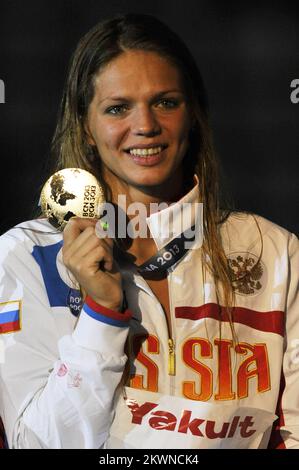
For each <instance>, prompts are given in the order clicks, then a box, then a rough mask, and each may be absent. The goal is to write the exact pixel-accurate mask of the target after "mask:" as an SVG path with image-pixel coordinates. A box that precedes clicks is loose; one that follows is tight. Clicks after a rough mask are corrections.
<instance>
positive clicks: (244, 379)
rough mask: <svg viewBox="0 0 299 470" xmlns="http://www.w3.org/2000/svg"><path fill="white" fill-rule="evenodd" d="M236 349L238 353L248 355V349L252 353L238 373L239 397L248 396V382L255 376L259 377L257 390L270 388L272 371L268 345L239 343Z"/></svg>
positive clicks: (263, 390)
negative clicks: (270, 370)
mask: <svg viewBox="0 0 299 470" xmlns="http://www.w3.org/2000/svg"><path fill="white" fill-rule="evenodd" d="M235 349H236V352H237V353H238V354H243V355H246V354H248V351H250V352H251V353H252V354H251V355H250V356H249V357H248V358H246V359H245V360H244V361H243V362H242V364H241V365H240V367H239V370H238V373H237V381H238V398H245V397H248V382H249V379H251V378H253V377H257V390H258V391H259V392H265V391H267V390H270V373H269V362H268V355H267V348H266V345H265V344H254V345H250V344H247V343H239V344H237V345H236V348H235ZM252 366H255V367H252Z"/></svg>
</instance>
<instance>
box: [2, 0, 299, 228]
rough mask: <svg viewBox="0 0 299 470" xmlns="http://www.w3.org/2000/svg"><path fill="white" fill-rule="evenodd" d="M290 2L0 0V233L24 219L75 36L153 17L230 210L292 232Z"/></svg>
mask: <svg viewBox="0 0 299 470" xmlns="http://www.w3.org/2000/svg"><path fill="white" fill-rule="evenodd" d="M296 3H298V2H296V1H292V2H285V1H281V2H265V1H261V2H259V4H257V5H255V4H254V3H253V2H249V1H248V2H247V1H239V2H225V1H223V2H216V1H201V0H197V1H196V0H189V1H188V0H184V1H177V2H175V1H170V0H166V1H155V0H152V1H150V2H149V1H141V0H139V1H137V0H136V1H134V0H127V1H121V0H118V1H116V0H107V1H102V0H97V1H96V0H80V1H77V0H63V1H58V0H51V1H49V0H40V1H34V0H26V1H22V0H19V1H18V0H1V3H0V79H2V80H3V81H4V82H5V92H6V95H5V101H6V103H5V104H0V151H1V188H2V189H1V212H0V213H1V224H0V231H1V232H3V231H4V230H6V229H8V228H9V227H11V226H12V225H14V224H16V223H19V222H21V221H23V220H24V219H28V218H30V217H32V215H33V213H34V209H35V207H36V205H37V201H38V198H39V192H40V189H41V186H42V184H43V182H44V180H45V177H46V175H47V173H46V168H47V161H48V159H49V156H48V152H49V144H50V140H51V137H52V134H53V132H54V128H55V121H56V116H57V110H58V105H59V101H60V97H61V92H62V87H63V83H64V79H65V74H66V68H67V63H68V60H69V57H70V54H71V52H72V51H73V49H74V48H75V46H76V44H77V42H78V40H79V38H80V37H81V36H82V35H83V34H84V33H85V32H87V30H88V29H90V28H91V27H92V26H93V25H94V24H95V23H97V22H98V21H100V20H102V19H104V18H107V17H110V16H112V15H114V14H116V13H125V12H142V13H150V14H154V15H156V16H158V17H159V18H160V19H162V20H163V21H165V22H166V23H167V24H168V25H169V26H170V27H171V28H173V29H174V30H176V31H177V32H178V33H179V34H180V35H181V36H182V38H183V39H184V40H185V42H186V43H187V45H188V46H189V48H190V49H191V51H192V52H193V54H194V56H195V58H196V60H197V62H198V64H199V67H200V69H201V71H202V74H203V78H204V81H205V84H206V88H207V91H208V95H209V100H210V111H211V121H212V126H213V130H214V137H215V142H216V148H217V151H218V154H219V155H220V157H221V160H222V165H223V168H224V171H225V175H226V178H227V181H228V184H229V186H230V188H231V193H232V196H233V198H234V201H235V206H236V208H239V209H246V210H250V211H254V212H256V213H258V214H260V215H263V216H264V217H267V218H269V219H271V220H272V221H274V222H276V223H278V224H279V225H282V226H284V227H285V228H287V229H288V230H291V231H294V232H297V233H298V232H299V220H298V208H299V207H298V201H299V197H298V173H297V168H298V164H297V161H298V156H299V143H298V127H299V126H298V124H299V103H298V104H293V103H292V102H291V100H290V94H291V92H292V89H291V88H290V83H291V81H292V80H293V79H295V78H299V14H298V7H296Z"/></svg>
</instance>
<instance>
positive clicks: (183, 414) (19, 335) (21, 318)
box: [0, 187, 299, 449]
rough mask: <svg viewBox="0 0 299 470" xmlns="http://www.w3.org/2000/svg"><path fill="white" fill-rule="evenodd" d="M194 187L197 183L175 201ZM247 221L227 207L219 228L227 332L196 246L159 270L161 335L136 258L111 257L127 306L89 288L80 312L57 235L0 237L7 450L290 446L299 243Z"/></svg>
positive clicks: (298, 375)
mask: <svg viewBox="0 0 299 470" xmlns="http://www.w3.org/2000/svg"><path fill="white" fill-rule="evenodd" d="M197 197H198V188H197V187H195V188H194V189H193V190H192V191H190V193H188V195H187V196H185V198H184V200H185V199H186V200H188V201H189V202H190V201H195V200H196V198H197ZM174 206H175V205H174ZM172 207H173V206H172ZM154 219H155V217H154V215H153V216H150V218H149V219H148V225H149V227H150V229H151V231H152V234H155V236H154V239H155V241H156V244H157V247H158V248H160V247H161V240H159V239H158V237H157V235H156V232H155V230H154V223H155V220H154ZM256 221H257V222H258V225H259V227H260V230H261V232H262V239H263V246H262V245H261V238H260V234H259V232H258V229H257V224H256ZM256 221H255V218H254V217H253V216H252V215H248V214H232V215H231V216H230V217H229V218H228V219H227V221H226V222H224V223H223V225H222V227H221V233H222V239H223V245H224V248H225V252H226V254H227V257H228V259H229V260H230V261H229V262H230V266H231V269H232V271H233V272H234V274H235V279H236V283H235V285H236V305H235V307H234V311H233V318H234V329H235V338H234V339H233V338H232V333H231V327H230V324H229V322H228V317H227V315H226V314H225V312H224V311H222V316H223V318H224V321H222V322H221V323H220V322H219V308H218V305H217V301H216V294H215V286H214V282H213V279H212V278H211V276H210V274H209V273H208V272H207V271H206V270H204V269H203V266H202V261H201V249H200V248H197V249H191V250H189V251H188V253H187V254H186V255H185V256H184V257H183V258H182V259H181V260H180V261H179V262H178V263H177V264H176V265H174V266H173V268H172V269H171V272H170V273H169V275H168V286H169V297H170V309H171V321H172V338H169V333H168V331H169V330H168V327H167V322H166V319H165V315H164V312H163V309H162V307H161V305H160V303H159V302H158V300H157V298H156V297H155V296H154V294H153V293H152V291H151V289H150V288H149V286H148V284H147V283H146V281H145V280H144V279H143V278H142V277H141V276H140V275H139V274H138V273H137V271H136V270H134V269H133V268H132V266H130V267H128V266H126V265H125V264H122V263H121V262H120V263H119V264H120V267H121V271H122V275H123V282H124V289H125V291H126V295H127V300H128V304H129V308H128V310H127V311H126V312H125V313H123V314H122V313H116V312H113V311H111V310H109V309H105V308H102V307H101V306H98V305H97V304H95V303H94V302H93V301H92V300H91V299H88V298H87V299H86V301H85V303H84V305H83V308H82V310H81V308H80V294H79V291H78V290H77V286H76V284H75V283H74V280H72V276H71V275H70V273H69V272H67V270H66V268H65V267H64V265H63V264H62V261H61V259H62V258H61V247H62V234H61V233H57V232H55V230H54V229H53V228H52V227H51V225H50V224H49V223H48V222H47V221H46V220H45V219H39V220H34V221H30V222H26V223H23V224H20V225H19V226H17V227H15V228H13V229H11V230H10V231H8V232H7V233H6V234H4V235H3V236H2V237H1V239H0V253H1V262H0V296H1V304H0V416H1V417H2V419H3V422H4V426H5V429H6V434H7V440H8V445H9V447H10V448H139V449H140V448H147V449H151V448H167V449H170V448H176V449H179V448H265V447H267V446H268V445H269V447H287V448H299V302H298V271H299V270H298V268H299V262H298V240H297V238H296V237H295V236H294V235H292V234H290V233H289V232H287V231H286V230H284V229H283V228H281V227H279V226H277V225H275V224H273V223H271V222H269V221H268V220H266V219H264V218H262V217H258V216H256ZM261 249H262V252H261ZM260 254H262V256H261V260H260V262H259V263H258V264H257V261H258V259H259V256H260ZM253 265H255V268H254V269H253V270H252V271H250V268H251V267H252V266H253ZM80 310H81V314H80V316H79V317H78V313H79V312H80ZM127 356H128V357H129V361H128V363H127V366H128V365H130V367H129V368H128V369H130V370H128V373H127V374H126V375H127V379H126V386H125V385H124V379H122V377H123V376H124V374H123V371H124V368H125V365H126V362H127ZM126 369H127V367H126ZM122 382H123V383H122Z"/></svg>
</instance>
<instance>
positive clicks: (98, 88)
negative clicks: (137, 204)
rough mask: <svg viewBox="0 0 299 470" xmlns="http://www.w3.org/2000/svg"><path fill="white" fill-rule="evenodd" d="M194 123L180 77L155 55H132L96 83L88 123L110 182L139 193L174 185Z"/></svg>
mask: <svg viewBox="0 0 299 470" xmlns="http://www.w3.org/2000/svg"><path fill="white" fill-rule="evenodd" d="M189 130H190V117H189V111H188V109H187V101H186V96H185V93H184V89H183V84H182V81H181V77H180V74H179V71H178V69H177V68H176V67H174V66H173V65H172V64H171V63H170V62H168V61H167V60H166V59H165V58H163V57H161V56H159V55H158V54H156V53H154V52H147V51H146V52H145V51H138V50H130V51H126V52H124V53H123V54H121V55H120V56H118V57H117V58H116V59H114V60H113V61H111V62H110V63H109V64H108V65H107V66H105V67H104V69H103V70H102V71H101V72H100V73H99V74H98V76H97V77H96V80H95V94H94V97H93V100H92V102H91V104H90V107H89V110H88V117H87V132H88V134H89V143H90V144H91V145H96V147H97V149H98V152H99V155H100V157H101V160H102V162H103V171H104V178H105V179H106V180H108V182H109V180H110V181H111V180H112V181H113V178H115V175H116V177H117V178H118V179H120V180H122V181H123V182H126V183H127V184H128V185H129V186H133V187H135V188H142V187H146V188H147V190H148V189H149V187H150V186H157V185H158V186H159V185H161V184H162V185H163V183H164V182H167V185H168V184H170V186H169V187H168V190H169V191H171V190H172V189H173V188H171V183H174V184H175V182H177V181H178V172H180V175H181V174H182V172H181V168H180V167H181V165H182V160H183V158H184V155H185V153H186V150H187V147H188V135H189Z"/></svg>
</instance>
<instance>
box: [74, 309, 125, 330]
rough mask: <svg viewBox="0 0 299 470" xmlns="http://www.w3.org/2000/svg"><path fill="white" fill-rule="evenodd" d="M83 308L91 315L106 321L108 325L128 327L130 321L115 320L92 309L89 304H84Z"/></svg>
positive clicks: (98, 319)
mask: <svg viewBox="0 0 299 470" xmlns="http://www.w3.org/2000/svg"><path fill="white" fill-rule="evenodd" d="M83 310H84V312H85V313H87V315H89V316H90V317H92V318H94V319H95V320H97V321H100V322H102V323H106V324H107V325H112V326H118V327H119V328H126V327H128V322H126V321H120V320H115V319H114V318H110V317H107V316H106V315H101V314H100V313H97V312H95V311H94V310H92V309H91V308H90V307H89V306H88V305H87V304H84V306H83Z"/></svg>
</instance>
